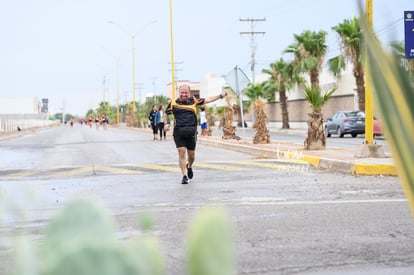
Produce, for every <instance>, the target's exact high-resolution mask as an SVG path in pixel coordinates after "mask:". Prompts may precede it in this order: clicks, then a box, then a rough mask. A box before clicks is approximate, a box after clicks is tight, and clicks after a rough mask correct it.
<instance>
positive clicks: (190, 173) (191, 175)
mask: <svg viewBox="0 0 414 275" xmlns="http://www.w3.org/2000/svg"><path fill="white" fill-rule="evenodd" d="M187 175H188V178H189V179H192V178H193V176H194V173H193V168H190V167H188V163H187Z"/></svg>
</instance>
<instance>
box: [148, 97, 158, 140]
mask: <svg viewBox="0 0 414 275" xmlns="http://www.w3.org/2000/svg"><path fill="white" fill-rule="evenodd" d="M156 114H157V106H155V105H152V108H151V111H150V112H149V114H148V121H149V122H150V124H151V129H152V134H153V135H154V137H153V140H158V137H157V136H158V127H157V123H156V122H155V115H156Z"/></svg>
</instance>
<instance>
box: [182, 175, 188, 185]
mask: <svg viewBox="0 0 414 275" xmlns="http://www.w3.org/2000/svg"><path fill="white" fill-rule="evenodd" d="M181 184H188V178H187V176H184V177H183V180H182V181H181Z"/></svg>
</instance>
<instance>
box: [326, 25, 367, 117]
mask: <svg viewBox="0 0 414 275" xmlns="http://www.w3.org/2000/svg"><path fill="white" fill-rule="evenodd" d="M332 29H333V30H334V31H336V33H337V34H338V35H339V37H340V38H341V40H340V41H341V50H342V54H341V55H338V56H336V57H333V58H331V59H329V60H328V64H329V69H330V70H331V72H332V73H333V74H334V75H335V76H336V77H339V76H340V73H341V72H342V71H343V70H344V69H345V67H346V62H347V61H349V62H351V64H352V66H353V74H354V77H355V83H356V89H357V94H358V108H359V110H361V111H365V79H364V75H365V71H364V64H363V61H362V60H363V58H362V56H361V54H362V53H361V37H362V34H361V28H360V26H359V21H358V19H357V18H356V17H354V18H352V19H345V20H344V21H343V22H342V23H339V24H338V25H336V26H334V27H332Z"/></svg>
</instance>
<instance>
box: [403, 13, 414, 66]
mask: <svg viewBox="0 0 414 275" xmlns="http://www.w3.org/2000/svg"><path fill="white" fill-rule="evenodd" d="M404 31H405V39H404V40H405V58H414V11H404Z"/></svg>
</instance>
